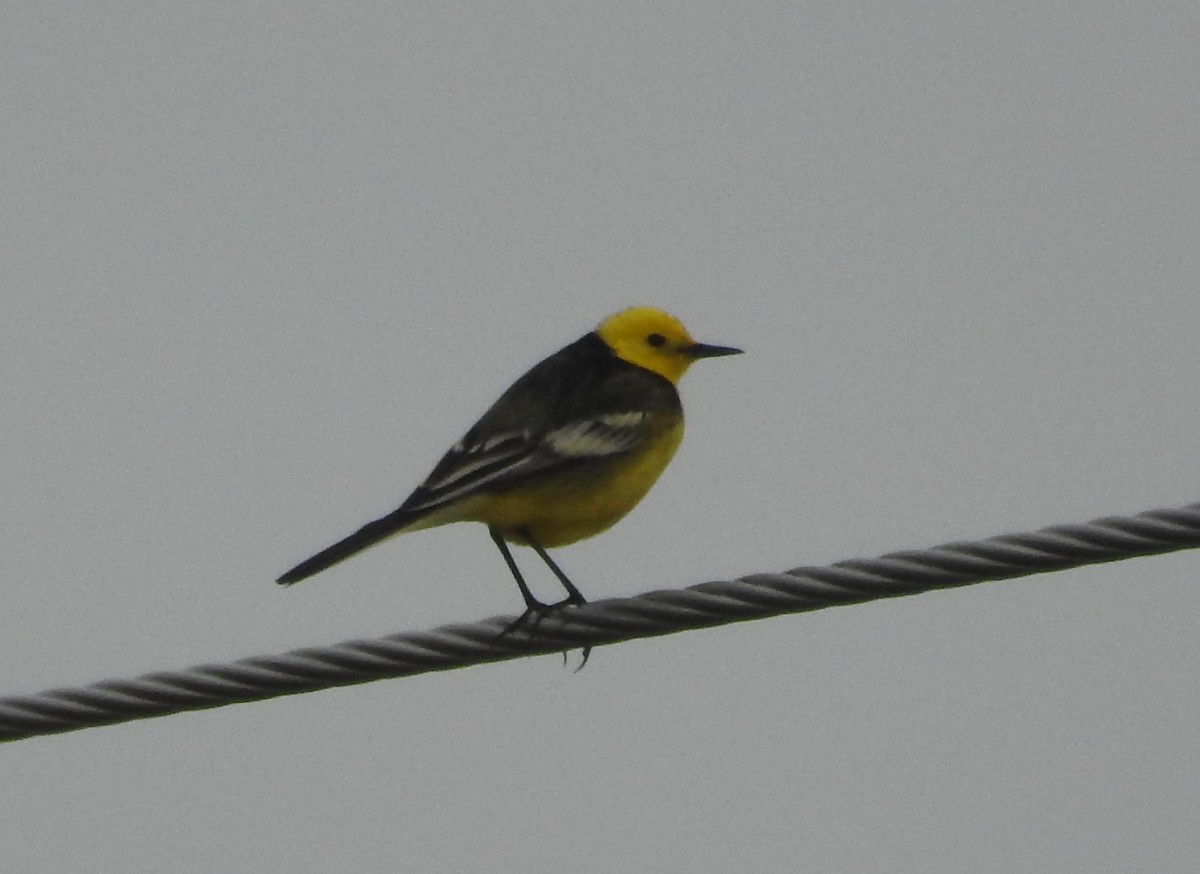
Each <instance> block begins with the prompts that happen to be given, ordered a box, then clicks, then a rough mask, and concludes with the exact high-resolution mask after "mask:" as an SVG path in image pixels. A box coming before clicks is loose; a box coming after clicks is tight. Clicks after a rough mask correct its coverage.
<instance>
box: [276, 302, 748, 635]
mask: <svg viewBox="0 0 1200 874" xmlns="http://www.w3.org/2000/svg"><path fill="white" fill-rule="evenodd" d="M741 351H742V350H740V349H734V348H732V347H729V346H710V345H707V344H705V343H697V342H696V341H695V340H693V339H692V338H691V336H690V335H689V334H688V332H687V330H686V329H685V328H684V327H683V325H682V324H681V323H680V321H679V320H678V319H676V318H675V317H674V316H672V315H669V314H667V313H665V312H663V311H662V310H657V309H653V308H651V307H634V308H632V309H627V310H624V311H622V312H619V313H617V314H616V315H613V316H609V317H608V318H607V319H605V320H604V321H603V322H601V323H600V325H599V326H598V327H597V328H596V330H594V331H592V332H591V333H588V334H585V335H584V336H583V337H581V338H580V339H578V340H576V341H575V342H574V343H571V344H570V345H569V346H566V347H565V348H563V349H560V350H559V351H558V352H555V353H554V354H553V355H551V356H550V357H549V358H546V359H545V360H544V361H541V362H539V363H538V364H536V365H534V367H533V368H532V369H531V370H530V371H529V372H528V373H526V374H525V375H524V376H522V377H521V378H520V379H518V380H517V381H516V382H515V383H513V384H512V386H511V387H509V389H508V390H507V391H506V392H504V394H503V395H501V396H500V399H499V400H498V401H496V403H495V404H493V405H492V407H491V409H489V410H488V411H487V412H486V413H484V414H483V418H481V419H480V420H479V421H478V422H476V423H475V426H474V427H473V428H471V430H470V431H468V432H467V434H466V436H465V437H463V438H462V439H461V440H459V441H458V442H457V443H456V444H454V446H453V447H451V449H450V451H449V452H447V453H446V454H445V456H443V457H442V460H441V461H439V462H438V464H437V466H436V467H434V469H433V473H431V474H430V475H429V478H428V479H426V480H425V482H423V483H422V484H421V485H420V486H418V487H417V489H416V491H414V492H413V493H412V494H411V495H409V497H408V499H407V500H406V501H405V502H404V503H403V504H401V505H400V507H399V508H398V509H397V510H395V511H393V512H391V513H389V514H388V515H386V516H384V517H383V518H381V519H376V520H375V521H374V522H370V523H368V524H366V525H364V526H363V527H362V528H360V529H359V530H358V531H356V532H354V533H353V534H351V535H350V536H349V537H347V538H345V539H344V540H340V541H338V542H337V543H335V544H333V546H330V547H329V548H328V549H324V550H322V551H321V552H318V553H317V554H316V555H314V556H313V557H312V558H309V559H307V560H305V561H302V562H301V563H300V564H298V565H296V566H295V567H294V568H292V569H291V570H290V571H288V572H287V573H285V574H284V575H283V576H281V577H280V578H279V579H278V580H277V582H278V583H280V584H282V585H290V584H292V583H296V582H299V581H300V580H303V579H305V578H306V577H310V576H312V575H313V574H316V573H319V572H321V571H323V570H325V569H326V568H328V567H330V566H332V565H335V564H337V563H338V562H340V561H343V560H344V559H347V558H349V557H350V556H352V555H354V554H355V553H357V552H359V551H361V550H364V549H366V548H367V547H369V546H373V545H375V544H376V543H378V542H380V541H381V540H384V539H386V538H388V537H391V536H392V535H395V534H401V533H403V532H405V531H417V530H420V529H422V528H432V527H434V526H436V525H446V524H448V523H450V522H482V523H483V524H484V525H486V526H487V527H488V531H489V532H490V534H491V536H492V540H493V541H495V543H496V546H497V547H498V548H499V550H500V554H501V555H502V556H503V557H504V561H505V563H506V564H507V565H508V569H509V570H510V571H511V572H512V575H513V577H514V578H515V579H516V581H517V586H518V587H519V588H520V590H521V596H522V597H523V598H524V599H525V612H524V613H523V614H521V617H520V618H519V619H518V620H517V622H516V623H514V625H513V626H512V627H516V626H518V625H520V624H522V623H523V622H525V621H526V620H527V619H529V617H531V616H541V615H543V614H545V613H546V612H547V611H549V610H552V609H554V608H557V607H561V606H563V605H566V604H583V603H585V598H584V597H583V594H582V593H581V592H580V591H579V589H578V588H576V586H575V584H574V583H572V582H571V580H570V579H569V578H568V577H567V575H566V574H565V573H563V572H562V570H561V569H560V568H559V567H558V565H557V564H555V563H554V561H553V560H552V559H551V558H550V556H549V554H547V552H546V550H547V549H548V548H553V547H556V546H565V545H566V544H569V543H574V542H576V541H577V540H583V539H584V538H586V537H591V536H592V535H594V534H599V533H600V532H601V531H604V530H605V529H607V528H609V527H610V526H611V525H612V524H613V523H614V522H616V521H617V520H618V519H620V518H621V517H622V516H624V515H625V514H626V513H628V512H629V511H630V510H632V509H633V508H634V506H635V505H636V504H637V503H638V501H640V500H641V499H642V497H643V496H645V494H646V492H647V491H649V489H650V487H651V486H652V485H654V482H655V481H656V480H657V479H658V477H659V474H661V473H662V472H663V469H664V468H665V467H666V466H667V463H668V462H669V461H670V460H671V456H672V455H674V454H675V450H676V448H678V446H679V441H680V439H681V438H682V437H683V408H682V406H681V405H680V402H679V393H678V392H677V391H676V388H675V386H676V384H677V383H678V382H679V379H680V377H682V376H683V374H684V371H686V370H687V369H688V367H689V366H690V365H691V364H692V363H693V362H694V361H696V360H698V359H700V358H715V357H717V356H721V355H736V354H737V353H739V352H741ZM509 543H516V544H520V545H524V546H529V547H532V548H533V550H534V551H535V552H536V553H537V554H538V555H539V556H540V557H541V559H542V561H544V562H545V563H546V564H547V565H548V566H549V568H550V570H551V571H552V572H553V573H554V575H555V576H556V577H557V578H558V580H559V581H560V582H561V583H562V585H563V587H564V588H565V589H566V591H567V597H566V598H565V599H564V600H563V601H560V602H558V603H555V604H544V603H542V602H541V601H538V600H537V598H535V597H534V596H533V593H532V592H531V591H530V590H529V586H528V585H526V583H525V579H524V578H523V577H522V576H521V571H520V569H519V568H518V567H517V563H516V561H514V560H513V556H512V552H511V551H510V550H509V548H508V544H509Z"/></svg>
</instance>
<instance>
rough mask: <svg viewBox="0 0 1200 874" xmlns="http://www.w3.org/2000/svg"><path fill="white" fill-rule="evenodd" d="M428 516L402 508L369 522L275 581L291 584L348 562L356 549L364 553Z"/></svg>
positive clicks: (284, 584)
mask: <svg viewBox="0 0 1200 874" xmlns="http://www.w3.org/2000/svg"><path fill="white" fill-rule="evenodd" d="M424 515H425V513H423V512H420V511H418V512H413V511H412V510H405V509H404V508H401V509H399V510H396V511H395V512H393V513H389V514H388V515H386V516H384V517H383V518H382V519H376V520H375V521H374V522H368V523H367V524H366V525H364V526H363V527H362V528H359V529H358V530H357V531H355V532H354V533H353V534H351V535H350V536H349V537H347V538H345V539H343V540H339V541H338V542H337V543H335V544H334V545H333V546H330V547H329V548H327V549H322V550H321V551H320V552H318V553H317V554H316V555H314V556H313V557H312V558H306V559H305V560H304V561H302V562H300V564H298V565H296V566H295V567H294V568H292V569H291V570H290V571H288V572H287V573H286V574H284V575H283V576H281V577H280V578H279V579H277V580H276V581H275V582H277V583H279V585H281V586H290V585H291V584H292V583H298V582H300V581H301V580H304V579H307V578H308V577H311V576H313V575H314V574H319V573H320V572H321V571H323V570H325V569H326V568H329V567H333V565H335V564H337V563H338V562H339V561H345V560H346V559H348V558H349V557H350V556H352V555H354V554H355V553H356V552H362V551H363V550H364V549H366V548H367V547H369V546H374V545H375V544H376V543H378V542H379V541H381V540H385V539H387V538H388V537H391V536H392V535H393V534H399V533H400V532H401V531H403V530H404V529H405V528H407V527H408V526H409V525H411V524H412V523H414V522H416V521H417V520H418V519H420V518H421V517H422V516H424Z"/></svg>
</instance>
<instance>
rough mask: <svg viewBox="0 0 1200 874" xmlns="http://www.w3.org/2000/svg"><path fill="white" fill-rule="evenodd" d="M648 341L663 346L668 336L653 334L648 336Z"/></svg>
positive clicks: (652, 344)
mask: <svg viewBox="0 0 1200 874" xmlns="http://www.w3.org/2000/svg"><path fill="white" fill-rule="evenodd" d="M646 342H647V343H649V344H650V345H651V346H654V347H656V348H657V347H658V346H662V345H663V344H664V343H666V342H667V338H666V337H664V336H663V335H662V334H651V335H650V336H649V337H647V338H646Z"/></svg>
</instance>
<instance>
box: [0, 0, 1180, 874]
mask: <svg viewBox="0 0 1200 874" xmlns="http://www.w3.org/2000/svg"><path fill="white" fill-rule="evenodd" d="M1198 94H1200V7H1197V5H1196V4H1195V3H1194V2H1142V3H1137V4H1131V3H1113V2H1094V3H1083V2H1076V3H1071V2H1065V3H1050V4H1048V3H1045V2H1026V0H1016V2H1011V3H1004V4H982V3H977V4H969V3H968V4H963V3H950V2H940V0H939V2H923V3H908V2H900V3H895V2H893V3H870V2H856V0H838V2H812V3H803V4H799V3H797V4H788V3H740V4H734V3H728V2H722V3H675V4H665V3H659V4H620V3H614V4H597V3H566V2H558V3H552V2H544V3H535V2H511V3H501V4H479V3H475V4H468V3H454V2H451V3H445V2H438V3H435V2H420V3H410V2H389V3H363V4H356V5H350V4H331V3H305V4H291V5H289V4H279V3H257V2H238V3H229V2H212V3H206V4H198V5H194V6H192V7H189V6H187V5H181V4H161V3H114V2H96V3H90V4H47V3H40V4H8V8H7V9H6V11H5V13H4V15H3V17H2V26H0V117H2V118H3V122H2V123H0V155H2V156H3V159H2V160H0V202H2V203H3V208H2V209H0V283H2V284H0V295H2V300H0V367H2V369H3V380H2V381H0V391H2V392H3V404H2V409H3V412H2V414H0V415H2V426H0V435H2V437H3V447H4V448H3V452H2V453H0V494H2V495H3V500H2V501H0V520H2V521H0V532H2V536H3V545H2V547H0V581H2V583H0V695H12V694H19V693H30V692H37V691H40V690H42V689H45V688H50V687H58V686H71V685H79V684H84V683H89V682H93V681H98V680H103V679H108V678H111V677H126V676H133V675H137V674H141V673H145V672H150V671H156V670H167V669H176V668H183V667H187V666H190V665H193V664H196V663H201V662H221V661H226V660H231V659H234V658H239V657H242V656H249V655H256V654H265V653H274V652H281V651H285V650H289V649H293V648H297V647H302V646H312V645H319V644H329V643H334V642H337V641H340V640H343V639H346V638H355V637H371V636H376V635H382V634H387V633H392V632H397V631H411V630H420V629H426V628H430V627H434V626H437V625H440V624H443V623H447V622H456V621H473V620H476V619H481V618H484V617H487V616H492V615H495V614H500V613H516V612H518V611H519V609H520V607H521V602H520V597H519V594H518V592H517V590H516V587H515V586H514V585H513V583H512V580H511V578H510V577H509V576H508V573H507V571H506V570H505V568H504V565H503V563H502V561H501V559H500V557H499V555H498V554H497V553H496V550H495V549H494V547H493V545H492V544H491V542H490V541H489V539H488V538H487V536H486V534H485V532H484V530H483V529H482V528H480V527H478V526H473V525H459V526H451V527H448V528H443V529H438V530H435V531H428V532H421V533H418V534H413V535H410V536H406V537H403V538H399V539H396V540H393V541H390V542H388V543H387V544H385V545H384V546H381V547H378V548H376V549H374V550H371V551H370V552H368V553H365V554H363V555H362V556H360V557H358V558H356V559H354V560H353V561H351V562H348V563H346V564H343V565H341V566H339V567H337V568H336V569H334V570H330V571H328V572H326V573H325V574H322V575H321V576H318V577H316V578H313V579H312V580H309V581H306V582H305V583H303V584H301V585H299V586H297V587H294V588H292V589H288V590H283V589H280V588H279V587H277V586H275V585H274V584H273V583H272V580H273V579H274V578H275V577H276V576H278V575H279V574H280V573H281V572H282V571H284V570H286V569H287V568H289V567H291V566H292V565H293V564H295V563H296V562H297V561H298V560H300V559H302V558H304V557H306V556H308V555H309V554H311V553H312V552H314V551H316V550H317V549H320V548H321V547H324V546H326V545H328V544H329V543H331V542H332V541H333V540H335V539H337V538H339V537H341V536H343V535H345V534H347V533H349V532H350V531H352V530H354V529H355V528H356V527H357V526H358V525H360V524H362V523H363V522H365V521H367V520H369V519H372V518H374V517H376V516H378V515H381V514H383V513H385V512H387V511H389V510H391V509H392V508H393V507H394V506H396V505H397V504H398V503H399V501H401V500H402V499H403V498H404V497H405V496H406V495H407V494H408V492H409V491H410V490H411V489H412V487H413V486H415V485H416V484H417V483H418V482H419V481H420V480H421V479H423V478H424V476H425V475H426V474H427V473H428V471H429V469H430V467H431V466H432V465H433V463H434V462H436V460H437V459H438V457H439V456H440V455H441V453H442V452H443V451H444V450H445V449H446V448H447V447H448V446H449V445H450V444H451V443H452V442H453V441H454V440H456V439H457V438H458V437H459V436H461V434H462V432H463V431H464V430H465V429H466V428H467V427H468V426H469V425H470V424H471V423H472V422H473V421H474V420H475V418H476V417H477V416H478V415H479V414H480V413H481V412H482V411H483V410H484V409H485V408H486V407H487V405H488V404H489V403H491V401H492V400H494V399H495V397H496V396H497V395H498V394H499V393H500V391H502V390H503V389H504V388H505V387H506V386H507V385H508V383H509V382H511V380H512V379H514V378H515V377H516V376H518V375H519V374H520V373H521V372H523V371H524V370H525V369H526V368H527V367H528V366H530V365H531V364H533V363H534V362H535V361H537V360H538V359H539V358H541V357H542V356H544V355H546V354H548V353H550V352H552V351H554V350H555V349H557V348H559V347H560V346H562V345H564V344H565V343H567V342H570V341H571V340H574V339H576V338H577V337H579V336H580V335H582V334H583V333H585V332H586V331H588V330H590V329H591V328H592V327H594V325H595V324H596V322H598V321H599V320H600V319H601V318H602V317H604V316H605V315H608V314H609V313H611V312H613V311H615V310H618V309H621V308H622V307H625V306H628V305H630V304H636V303H645V304H652V305H657V306H660V307H663V308H665V309H667V310H670V311H671V312H673V313H675V314H676V315H678V316H679V317H680V318H681V319H683V321H684V322H685V323H686V324H687V325H688V327H689V328H690V329H691V331H692V333H693V334H694V335H695V336H696V337H697V338H699V339H701V340H705V341H708V342H715V343H723V344H731V345H737V346H740V347H742V348H744V349H745V350H746V352H747V354H746V355H744V356H740V357H737V358H729V359H721V360H718V361H714V362H703V363H701V364H699V365H697V366H696V367H695V368H693V370H692V371H691V372H690V373H689V374H688V376H687V378H686V379H685V380H684V383H683V386H682V394H683V398H684V403H685V406H686V408H687V410H688V416H689V418H688V435H687V438H686V439H685V441H684V444H683V446H682V448H681V450H680V452H679V454H678V455H677V457H676V459H675V461H674V463H673V464H672V466H671V467H670V468H669V469H668V471H667V473H666V474H665V476H664V477H663V479H662V481H661V482H660V483H659V485H658V486H657V487H656V488H655V490H654V491H653V492H652V493H651V494H650V496H649V497H648V498H647V499H646V501H644V502H643V504H642V505H641V506H640V507H639V508H638V509H637V510H635V511H634V513H633V514H632V515H631V517H630V518H629V519H628V520H626V521H625V522H623V523H621V524H619V525H618V526H617V527H615V528H614V529H613V530H611V531H610V532H608V533H607V534H605V535H604V536H602V537H599V538H596V539H594V540H591V541H588V542H586V543H583V544H579V545H577V546H573V547H570V548H566V549H562V550H559V551H558V552H557V553H556V557H557V558H558V560H559V561H560V563H561V564H562V565H563V567H564V568H565V569H566V571H567V572H568V573H569V574H571V575H572V577H573V578H574V580H575V581H576V582H577V583H578V584H579V586H580V587H581V588H582V589H583V591H584V592H585V593H587V594H588V595H589V596H591V597H593V598H598V597H613V596H620V595H630V594H635V593H638V592H641V591H645V590H647V589H653V588H665V587H676V586H684V585H688V584H691V583H696V582H701V581H704V580H709V579H721V578H729V577H734V576H738V575H742V574H748V573H753V572H759V571H776V570H783V569H786V568H789V567H794V566H797V565H811V564H825V563H828V562H832V561H837V560H839V559H845V558H854V557H865V556H874V555H878V554H881V553H884V552H888V551H891V550H896V549H907V548H919V547H924V546H930V545H934V544H937V543H941V542H944V541H947V540H955V539H973V538H980V537H986V536H990V535H994V534H1000V533H1006V532H1010V531H1019V530H1026V529H1032V528H1037V527H1041V526H1044V525H1050V524H1056V523H1066V522H1077V521H1085V520H1088V519H1091V518H1094V517H1096V516H1102V515H1110V514H1127V513H1134V512H1138V511H1141V510H1145V509H1151V508H1156V507H1170V506H1178V505H1182V504H1186V503H1190V502H1193V501H1197V500H1200V455H1198V453H1197V435H1198V433H1200V407H1198V403H1197V386H1198V385H1200V343H1198V342H1197V333H1198V326H1200V287H1198V285H1197V277H1198V276H1200V160H1198V155H1200V149H1198V145H1197V144H1198V143H1200V99H1198V97H1197V95H1198ZM518 560H520V561H522V562H523V564H524V566H525V567H526V568H527V570H528V573H529V576H530V578H531V581H532V582H533V584H534V585H535V587H536V588H538V589H539V590H540V591H542V592H543V593H544V594H546V595H550V594H552V593H553V592H554V586H553V581H552V580H551V579H550V578H549V575H548V574H547V573H546V572H545V570H544V569H543V568H541V567H540V566H539V565H538V563H537V561H536V558H535V557H534V556H532V555H531V554H528V553H527V552H526V551H522V552H521V553H519V554H518ZM1198 578H1200V555H1196V554H1191V553H1184V554H1179V555H1175V556H1170V557H1164V558H1147V559H1141V560H1136V561H1129V562H1123V563H1119V564H1116V565H1110V566H1106V567H1094V568H1088V569H1083V570H1076V571H1070V572H1064V573H1060V574H1053V575H1047V576H1042V577H1035V578H1031V579H1025V580H1021V581H1016V582H1000V583H991V584H988V585H984V586H976V587H971V588H967V589H962V590H958V591H952V592H944V593H937V594H928V595H923V596H919V597H914V598H906V599H899V600H890V601H885V602H877V603H872V604H867V605H861V606H855V607H848V608H841V609H835V610H826V611H821V612H817V613H811V614H807V615H801V616H793V617H787V618H781V619H773V620H767V621H762V622H756V623H744V624H739V625H736V626H731V627H727V628H722V629H717V630H710V631H701V632H692V633H688V634H682V635H676V636H673V637H669V638H664V639H659V640H652V641H643V642H635V643H629V644H624V645H621V646H615V647H607V648H602V649H598V650H596V651H595V652H594V653H593V655H592V659H591V664H589V666H588V667H587V669H586V670H585V671H583V672H582V673H579V674H572V673H570V671H569V670H564V668H563V666H562V662H561V660H560V659H559V658H558V657H557V656H548V657H543V658H535V659H525V660H520V661H515V662H508V663H505V664H497V665H488V666H483V667H477V668H472V669H469V670H464V671H457V672H451V673H442V674H434V675H428V676H424V677H419V678H415V679H411V680H400V681H390V682H380V683H373V684H369V685H365V686H360V687H356V688H347V689H339V690H335V691H327V692H320V693H315V694H309V695H302V696H296V697H291V698H287V699H282V700H276V701H271V702H265V703H257V704H248V705H241V706H237V707H227V708H221V709H217V710H213V711H208V712H204V713H199V714H183V715H177V716H172V717H168V718H164V719H157V720H148V721H142V722H137V723H130V724H126V725H121V726H114V727H109V728H98V729H89V730H86V731H82V732H78V733H74V734H69V735H63V736H57V737H49V738H39V739H33V740H28V741H22V742H20V743H16V744H12V745H9V746H5V747H3V748H0V762H2V765H0V770H2V772H3V775H4V776H3V781H4V786H5V790H4V792H3V793H0V847H2V850H0V855H2V856H3V858H4V860H5V862H4V867H5V869H6V870H10V871H13V872H23V874H59V872H64V871H88V872H97V874H102V872H110V871H111V872H121V874H149V872H154V874H159V872H163V871H170V872H179V874H193V872H196V874H199V872H214V871H221V872H227V871H228V872H243V871H245V872H258V871H288V872H293V874H305V872H325V871H355V872H364V874H374V872H394V871H422V872H425V871H439V870H444V871H456V870H474V871H521V872H531V874H540V872H576V871H578V872H612V871H664V872H695V871H704V872H709V871H712V872H727V871H781V872H782V871H796V870H803V871H805V872H849V871H852V872H897V871H914V872H939V874H940V872H947V874H948V872H956V874H957V872H963V871H970V872H1009V871H1054V872H1088V874H1097V872H1118V871H1120V872H1124V871H1132V870H1145V871H1155V872H1192V871H1195V870H1196V869H1197V866H1198V865H1200V832H1198V831H1197V829H1196V823H1197V822H1198V821H1200V732H1198V731H1197V725H1200V690H1198V685H1197V675H1198V668H1200V642H1198V641H1200V591H1198V590H1197V579H1198Z"/></svg>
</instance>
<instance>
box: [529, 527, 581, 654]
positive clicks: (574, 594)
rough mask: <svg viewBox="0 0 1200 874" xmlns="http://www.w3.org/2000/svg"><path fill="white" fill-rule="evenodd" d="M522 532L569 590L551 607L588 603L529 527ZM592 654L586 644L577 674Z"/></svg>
mask: <svg viewBox="0 0 1200 874" xmlns="http://www.w3.org/2000/svg"><path fill="white" fill-rule="evenodd" d="M520 533H521V537H523V538H524V539H525V542H526V543H528V544H529V545H530V546H532V547H533V551H534V552H536V553H537V554H538V555H539V556H541V558H542V561H544V562H545V563H546V566H547V567H549V568H550V570H552V571H554V575H555V576H556V577H558V581H559V582H560V583H562V584H563V588H564V589H566V590H567V597H566V600H564V601H559V602H558V603H557V604H551V605H550V606H551V609H553V608H556V607H565V606H566V605H567V604H586V603H587V598H585V597H583V592H581V591H579V589H577V588H576V587H575V584H574V583H572V582H571V580H570V579H569V578H568V577H567V575H566V574H565V573H563V570H562V568H560V567H559V566H558V565H556V564H555V563H554V559H552V558H551V557H550V553H548V552H546V550H545V549H543V548H542V545H541V544H540V543H538V542H537V541H536V540H535V539H534V537H533V535H532V534H530V533H529V529H528V528H524V529H522V530H521V532H520ZM534 628H537V625H536V624H535V625H534ZM529 633H530V634H533V629H530V632H529ZM591 654H592V648H591V647H590V646H585V647H584V648H583V658H582V660H580V662H579V667H577V668H576V669H575V673H576V674H578V673H579V672H580V671H582V670H583V669H584V667H585V666H586V665H587V663H588V657H589V656H590V655H591ZM566 664H567V654H566V652H564V653H563V665H564V666H566Z"/></svg>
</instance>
